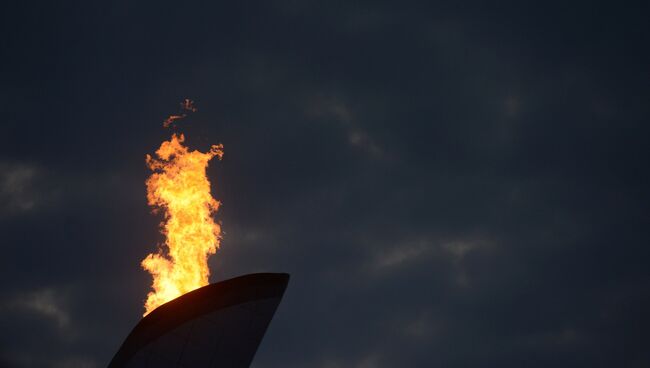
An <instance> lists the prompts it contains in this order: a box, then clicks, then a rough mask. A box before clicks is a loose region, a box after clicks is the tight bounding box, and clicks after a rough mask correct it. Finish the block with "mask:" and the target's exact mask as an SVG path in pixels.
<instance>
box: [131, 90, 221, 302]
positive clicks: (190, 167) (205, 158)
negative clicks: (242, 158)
mask: <svg viewBox="0 0 650 368" xmlns="http://www.w3.org/2000/svg"><path fill="white" fill-rule="evenodd" d="M187 101H190V100H186V101H185V103H187ZM188 106H189V107H191V108H192V109H194V107H193V106H192V105H191V104H190V105H188ZM184 141H185V136H184V135H183V134H180V135H179V134H175V133H174V134H173V135H172V137H171V138H170V140H169V141H165V142H163V143H162V144H161V146H160V148H159V149H158V150H157V151H156V156H157V157H158V158H153V157H151V156H150V155H147V156H146V162H147V166H148V167H149V168H150V169H151V170H152V171H153V174H151V176H150V177H149V178H148V179H147V182H146V185H147V200H148V203H149V205H150V206H152V207H154V212H156V211H157V210H159V209H162V210H164V220H163V222H162V223H161V233H163V234H164V235H165V237H166V240H165V243H164V245H165V248H166V249H164V250H163V249H159V251H158V253H156V254H153V253H152V254H149V255H148V256H147V257H146V258H145V259H144V260H143V261H142V267H143V268H144V269H145V270H147V271H149V273H151V275H152V276H153V285H152V287H153V291H151V292H150V293H149V294H148V295H147V301H146V303H145V310H146V311H145V313H144V315H147V314H149V312H151V311H153V310H154V309H156V308H157V307H158V306H160V305H161V304H164V303H166V302H168V301H170V300H172V299H175V298H177V297H179V296H181V295H183V294H185V293H187V292H189V291H192V290H194V289H197V288H199V287H201V286H205V285H207V284H208V276H209V275H210V270H209V268H208V257H209V256H210V255H212V254H214V253H215V252H216V250H217V248H218V247H219V239H220V234H221V227H220V226H219V224H217V223H215V222H214V220H213V218H212V215H213V214H214V213H215V212H216V211H217V210H218V208H219V204H220V203H219V202H218V201H217V200H215V199H214V198H213V197H212V195H211V194H210V181H209V180H208V178H207V176H206V168H207V166H208V162H209V161H210V160H211V159H212V158H213V157H215V156H217V157H218V158H219V159H221V157H222V156H223V145H221V144H219V145H213V146H212V147H211V149H210V151H208V152H206V153H202V152H199V151H190V150H189V149H188V148H187V147H186V146H185V145H184V144H183V142H184Z"/></svg>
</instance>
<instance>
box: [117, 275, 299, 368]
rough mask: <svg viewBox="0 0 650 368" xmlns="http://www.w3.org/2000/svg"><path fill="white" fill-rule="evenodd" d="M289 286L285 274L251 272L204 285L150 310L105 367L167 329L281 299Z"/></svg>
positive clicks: (125, 358)
mask: <svg viewBox="0 0 650 368" xmlns="http://www.w3.org/2000/svg"><path fill="white" fill-rule="evenodd" d="M288 283H289V274H286V273H253V274H248V275H244V276H239V277H235V278H232V279H229V280H225V281H221V282H218V283H215V284H210V285H206V286H204V287H201V288H198V289H196V290H193V291H190V292H189V293H187V294H184V295H181V296H179V297H178V298H176V299H174V300H171V301H169V302H167V303H165V304H163V305H161V306H160V307H158V308H156V309H154V310H153V311H152V312H151V313H149V314H148V315H146V316H145V317H144V318H142V319H141V320H140V322H138V324H137V325H136V326H135V327H134V328H133V330H132V331H131V333H130V334H129V335H128V336H127V338H126V340H124V343H123V344H122V346H121V347H120V349H119V350H118V351H117V353H116V354H115V356H114V357H113V359H112V360H111V362H110V363H109V365H108V368H120V367H122V366H124V364H126V363H127V362H128V361H129V359H131V357H133V355H135V354H136V353H137V352H138V351H139V350H140V349H141V348H142V347H144V346H145V345H147V344H149V343H150V342H151V341H153V340H155V339H156V338H158V337H160V336H161V335H163V334H164V333H166V332H167V331H169V330H172V329H174V328H176V327H178V326H180V325H181V324H183V323H185V322H187V321H190V320H192V319H194V318H197V317H199V316H201V315H204V314H206V313H210V312H214V311H216V310H219V309H221V308H227V307H230V306H234V305H238V304H242V303H246V302H251V301H254V300H260V299H268V298H281V297H282V295H283V294H284V291H285V290H286V288H287V284H288Z"/></svg>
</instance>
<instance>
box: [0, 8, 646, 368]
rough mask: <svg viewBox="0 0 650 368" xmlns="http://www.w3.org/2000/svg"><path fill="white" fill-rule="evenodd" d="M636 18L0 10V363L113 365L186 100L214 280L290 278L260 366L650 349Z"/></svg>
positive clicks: (620, 359) (523, 13) (401, 11)
mask: <svg viewBox="0 0 650 368" xmlns="http://www.w3.org/2000/svg"><path fill="white" fill-rule="evenodd" d="M648 10H650V9H648V5H647V4H641V3H638V4H634V3H629V4H626V5H623V4H606V3H601V2H571V3H562V4H560V3H552V2H551V3H549V2H543V3H542V2H532V3H531V2H525V3H521V2H519V3H515V2H506V3H503V2H501V3H499V4H493V3H490V2H483V1H474V2H464V3H462V4H459V3H457V4H455V5H453V6H452V5H444V4H425V3H422V2H420V3H410V2H406V3H405V2H400V3H397V2H389V1H378V2H377V1H375V2H328V3H324V2H319V1H300V2H297V1H276V2H262V3H258V4H251V3H238V4H229V5H217V4H208V3H199V2H190V3H187V2H186V3H179V2H177V3H173V2H165V1H163V2H160V1H159V2H155V3H153V2H150V3H134V2H127V1H117V2H111V3H110V4H103V5H99V4H91V3H88V2H66V3H64V4H63V3H62V4H54V3H52V4H46V3H38V2H37V3H31V4H27V3H19V2H13V3H7V4H5V5H4V11H3V12H1V13H2V15H1V16H0V17H1V19H0V20H1V22H0V27H1V28H2V32H3V34H4V35H6V37H5V40H4V41H3V45H2V48H1V50H2V61H1V62H0V65H2V68H1V69H0V78H2V83H1V84H0V96H1V97H2V99H1V101H2V102H0V113H1V114H2V116H3V118H2V121H3V123H2V132H3V136H4V137H5V140H4V142H3V144H2V146H0V205H1V208H0V232H1V233H2V234H3V235H2V237H3V238H2V239H3V240H2V241H1V242H0V244H1V245H0V247H1V249H2V254H3V256H2V257H0V270H2V271H0V272H1V273H0V276H2V277H0V295H1V300H2V303H0V305H1V306H2V317H0V329H1V330H2V331H9V333H5V334H3V336H2V337H0V366H2V367H4V366H8V367H101V366H105V365H106V364H107V363H108V361H109V360H110V358H111V356H112V354H113V353H114V352H115V350H116V349H117V347H118V346H119V344H120V343H121V341H122V339H123V338H124V337H125V336H126V334H127V333H128V332H129V329H130V328H131V327H132V326H133V325H134V324H135V323H136V322H137V320H138V319H139V318H140V316H141V313H142V311H143V307H142V305H143V301H144V298H145V296H146V292H147V290H148V287H149V282H150V280H149V276H148V275H147V274H146V273H145V272H144V271H142V270H141V269H140V268H139V261H140V260H141V259H142V258H143V257H144V256H145V255H146V254H148V253H149V252H151V251H152V249H154V247H155V245H156V243H157V242H158V241H160V237H159V235H158V233H157V226H158V224H157V223H158V221H159V219H158V218H156V217H155V216H152V215H151V214H150V213H149V208H147V205H146V200H145V198H144V180H145V178H146V177H147V175H148V172H147V169H146V167H145V165H144V155H145V154H146V153H150V152H152V151H153V150H154V149H156V148H157V145H158V144H159V143H160V142H161V141H162V140H163V139H166V138H167V137H168V136H169V134H170V131H169V130H165V129H162V127H161V125H162V122H163V120H164V119H165V118H166V117H167V116H168V115H169V114H172V113H175V112H176V111H177V108H178V103H179V102H180V101H182V100H183V99H184V98H191V99H193V100H195V102H196V106H197V107H198V112H197V113H195V114H192V116H190V117H188V118H187V119H184V120H183V121H181V122H179V123H178V126H179V129H180V130H182V131H184V132H185V133H186V134H187V136H188V142H189V144H190V145H192V146H193V147H197V148H200V149H206V148H207V147H209V146H210V144H213V143H224V145H225V152H226V153H225V157H224V160H223V162H220V163H216V162H215V163H213V164H212V166H211V167H210V168H209V175H210V178H211V180H212V181H213V183H214V184H215V187H214V188H213V190H214V193H215V195H216V196H217V198H219V199H220V200H221V201H222V202H223V207H222V209H221V210H220V212H219V214H218V219H219V220H220V221H222V223H223V230H224V239H223V242H222V248H221V249H220V251H219V252H218V254H217V255H216V256H214V257H213V258H212V259H211V261H210V262H211V266H212V270H213V275H212V280H213V281H218V280H222V279H225V278H228V277H232V276H236V275H240V274H244V273H248V272H256V271H284V272H290V273H291V274H292V280H291V283H290V286H289V289H288V291H287V294H286V296H285V300H284V301H283V304H282V305H281V307H280V309H279V311H278V313H277V315H276V318H275V320H274V322H273V324H272V326H271V329H270V330H269V333H268V335H267V336H266V338H265V340H264V343H263V344H262V346H261V348H260V350H259V352H258V354H257V358H256V361H255V363H254V364H255V366H256V367H259V368H264V367H280V366H281V367H303V366H314V367H323V368H329V367H358V368H367V367H406V366H412V367H430V366H434V365H436V366H452V367H460V366H505V367H519V366H527V367H537V366H539V367H547V366H556V367H575V366H585V367H598V366H626V367H644V366H647V365H648V364H650V355H649V354H648V349H647V346H648V342H649V341H650V336H649V335H648V332H647V331H648V329H649V328H650V319H649V318H648V313H647V310H648V309H649V308H650V274H649V272H648V267H647V265H648V260H649V258H650V250H648V246H647V245H648V243H649V241H650V237H649V236H648V233H647V230H646V229H647V228H648V219H649V218H650V217H649V216H648V208H650V207H649V205H650V197H649V196H648V191H647V189H646V188H648V187H649V184H650V176H649V175H648V171H647V170H646V166H647V157H648V153H649V152H648V145H647V142H646V141H647V137H648V134H649V133H650V131H649V128H648V126H647V124H646V123H647V120H648V117H649V116H650V108H649V107H648V106H649V105H648V103H647V101H648V97H650V96H649V93H648V85H650V73H649V72H648V68H647V65H650V52H649V51H648V48H647V47H645V45H646V44H647V43H648V39H649V36H650V27H648V25H647V20H646V15H647V13H648Z"/></svg>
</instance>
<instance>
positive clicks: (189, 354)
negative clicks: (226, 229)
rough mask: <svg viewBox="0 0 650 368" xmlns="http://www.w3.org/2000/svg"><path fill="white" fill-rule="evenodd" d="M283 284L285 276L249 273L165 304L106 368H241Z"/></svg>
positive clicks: (248, 360) (248, 361) (252, 351)
mask: <svg viewBox="0 0 650 368" xmlns="http://www.w3.org/2000/svg"><path fill="white" fill-rule="evenodd" d="M288 282H289V275H288V274H282V273H258V274H250V275H245V276H240V277H236V278H234V279H230V280H226V281H222V282H219V283H216V284H211V285H207V286H204V287H202V288H200V289H196V290H194V291H191V292H189V293H187V294H185V295H182V296H180V297H178V298H176V299H174V300H172V301H170V302H168V303H165V304H163V305H161V306H160V307H158V308H156V309H155V310H154V311H152V312H151V313H149V314H148V315H147V316H146V317H144V318H142V320H140V322H139V323H138V324H137V325H136V326H135V328H134V329H133V331H131V333H130V334H129V336H128V337H127V338H126V340H125V341H124V343H123V344H122V347H120V350H118V352H117V353H116V354H115V356H114V357H113V360H112V361H111V362H110V364H109V365H108V368H140V367H151V368H167V367H169V368H171V367H174V368H176V367H188V368H190V367H191V368H203V367H206V368H208V367H228V368H240V367H241V368H247V367H249V366H250V364H251V362H252V361H253V357H254V356H255V352H256V351H257V347H258V346H259V344H260V342H261V341H262V338H263V337H264V333H265V332H266V329H267V327H268V326H269V323H270V322H271V319H272V318H273V315H274V314H275V310H276V309H277V307H278V305H279V304H280V300H281V299H282V295H283V294H284V290H285V289H286V287H287V284H288Z"/></svg>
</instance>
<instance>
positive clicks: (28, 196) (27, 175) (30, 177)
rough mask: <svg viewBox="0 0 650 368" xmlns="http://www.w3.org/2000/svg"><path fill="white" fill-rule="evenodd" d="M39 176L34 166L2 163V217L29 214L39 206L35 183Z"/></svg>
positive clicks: (0, 186) (0, 212)
mask: <svg viewBox="0 0 650 368" xmlns="http://www.w3.org/2000/svg"><path fill="white" fill-rule="evenodd" d="M39 174H40V172H39V170H38V169H37V168H36V167H35V166H33V165H29V164H23V163H7V162H0V216H2V215H5V216H7V215H13V214H20V213H24V212H29V211H32V210H33V209H34V208H35V207H37V206H38V204H39V199H40V198H39V195H38V193H36V191H35V188H34V182H35V181H36V180H37V179H38V177H39Z"/></svg>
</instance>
